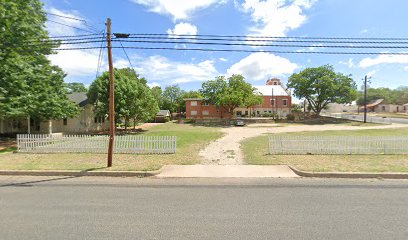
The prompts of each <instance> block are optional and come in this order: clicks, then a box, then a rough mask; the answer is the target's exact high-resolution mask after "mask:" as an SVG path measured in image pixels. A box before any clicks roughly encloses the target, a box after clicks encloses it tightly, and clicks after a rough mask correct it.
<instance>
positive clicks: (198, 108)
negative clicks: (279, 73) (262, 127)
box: [184, 78, 292, 119]
mask: <svg viewBox="0 0 408 240" xmlns="http://www.w3.org/2000/svg"><path fill="white" fill-rule="evenodd" d="M254 87H256V88H257V89H258V91H259V92H260V93H261V94H262V95H263V99H264V101H263V103H262V104H261V105H257V106H253V107H250V108H245V107H238V108H236V109H234V113H233V115H231V114H230V113H228V112H227V111H225V110H222V109H221V108H217V107H216V106H214V105H211V104H208V103H207V102H206V101H205V99H202V98H187V99H184V100H185V101H186V118H188V119H214V118H231V117H250V116H253V117H262V116H270V115H272V114H277V115H279V116H280V117H286V115H287V114H288V113H290V109H291V107H292V97H291V95H290V93H289V91H286V90H285V89H284V87H283V86H282V83H281V81H280V80H279V79H277V78H273V79H270V80H268V81H266V85H264V86H254Z"/></svg>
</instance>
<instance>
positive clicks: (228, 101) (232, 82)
mask: <svg viewBox="0 0 408 240" xmlns="http://www.w3.org/2000/svg"><path fill="white" fill-rule="evenodd" d="M200 92H201V94H202V95H203V97H204V98H205V99H207V101H208V102H209V103H211V104H213V105H215V106H217V107H219V108H222V109H223V110H225V111H228V112H229V113H231V114H232V113H233V111H234V109H235V108H237V107H239V106H246V107H250V106H253V105H258V104H261V103H262V101H263V99H262V95H260V94H259V93H258V92H257V89H256V88H254V87H252V85H251V84H249V83H247V82H245V79H244V77H243V76H242V75H239V74H234V75H232V76H231V77H229V78H228V79H225V77H224V76H219V77H217V78H215V79H214V80H209V81H207V82H204V83H203V84H202V87H201V89H200Z"/></svg>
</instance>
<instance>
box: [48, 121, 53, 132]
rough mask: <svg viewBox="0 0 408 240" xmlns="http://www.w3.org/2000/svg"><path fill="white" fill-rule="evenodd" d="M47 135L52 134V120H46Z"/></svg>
mask: <svg viewBox="0 0 408 240" xmlns="http://www.w3.org/2000/svg"><path fill="white" fill-rule="evenodd" d="M48 134H50V135H51V134H52V120H48Z"/></svg>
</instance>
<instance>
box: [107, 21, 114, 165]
mask: <svg viewBox="0 0 408 240" xmlns="http://www.w3.org/2000/svg"><path fill="white" fill-rule="evenodd" d="M106 28H107V34H108V36H107V41H108V60H109V82H110V84H109V85H110V87H109V122H110V131H109V148H108V167H112V155H113V144H114V140H115V107H114V106H115V94H114V92H115V76H114V74H113V63H112V22H111V19H110V18H108V19H107V21H106Z"/></svg>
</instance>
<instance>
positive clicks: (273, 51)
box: [53, 46, 408, 55]
mask: <svg viewBox="0 0 408 240" xmlns="http://www.w3.org/2000/svg"><path fill="white" fill-rule="evenodd" d="M99 48H100V47H73V48H56V49H53V50H55V51H70V50H87V49H99ZM102 48H106V47H102ZM112 48H122V47H115V46H114V47H112ZM123 48H126V49H140V50H173V51H203V52H246V53H259V52H261V53H262V52H264V53H288V54H322V55H324V54H329V55H408V52H327V51H325V52H316V51H275V50H246V49H210V48H171V47H134V46H123Z"/></svg>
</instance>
